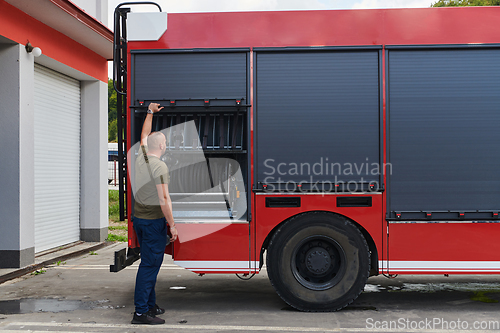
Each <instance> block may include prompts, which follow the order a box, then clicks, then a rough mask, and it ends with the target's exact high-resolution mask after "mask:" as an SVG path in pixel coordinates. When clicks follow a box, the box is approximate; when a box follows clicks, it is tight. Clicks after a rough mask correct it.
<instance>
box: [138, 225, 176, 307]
mask: <svg viewBox="0 0 500 333" xmlns="http://www.w3.org/2000/svg"><path fill="white" fill-rule="evenodd" d="M132 221H133V222H134V230H135V233H136V235H137V240H138V241H139V246H140V247H141V263H140V265H139V270H138V271H137V277H136V280H135V294H134V305H135V311H136V312H137V313H146V312H147V311H148V310H149V309H150V308H152V307H154V305H155V304H156V294H155V284H156V277H157V276H158V272H159V271H160V267H161V264H162V262H163V256H164V253H165V246H167V243H168V241H169V237H168V235H167V225H166V224H167V222H166V220H165V218H161V219H156V220H146V219H140V218H137V217H133V218H132Z"/></svg>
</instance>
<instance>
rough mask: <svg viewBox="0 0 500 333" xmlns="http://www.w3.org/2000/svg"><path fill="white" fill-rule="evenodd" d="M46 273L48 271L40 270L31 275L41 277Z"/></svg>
mask: <svg viewBox="0 0 500 333" xmlns="http://www.w3.org/2000/svg"><path fill="white" fill-rule="evenodd" d="M45 272H46V270H44V269H39V270H36V271H34V272H33V273H31V275H40V274H43V273H45Z"/></svg>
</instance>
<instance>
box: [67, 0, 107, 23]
mask: <svg viewBox="0 0 500 333" xmlns="http://www.w3.org/2000/svg"><path fill="white" fill-rule="evenodd" d="M71 2H73V3H74V4H75V5H77V6H78V7H80V8H81V9H83V10H85V11H86V12H87V14H89V15H91V16H93V17H95V18H96V19H97V20H98V21H100V22H101V23H102V24H104V25H107V24H108V22H107V21H108V1H107V0H72V1H71Z"/></svg>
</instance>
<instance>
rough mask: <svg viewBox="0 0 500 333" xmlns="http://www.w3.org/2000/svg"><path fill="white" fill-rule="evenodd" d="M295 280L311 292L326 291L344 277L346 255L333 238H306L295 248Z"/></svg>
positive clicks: (293, 270)
mask: <svg viewBox="0 0 500 333" xmlns="http://www.w3.org/2000/svg"><path fill="white" fill-rule="evenodd" d="M291 260H292V262H291V267H292V273H293V275H294V277H295V279H296V280H297V281H298V282H299V283H300V284H301V285H303V286H304V287H306V288H308V289H311V290H326V289H330V288H332V287H333V286H335V285H336V284H337V283H338V282H339V281H340V280H341V279H342V277H343V276H344V273H345V269H346V255H345V253H344V250H343V249H342V247H341V246H340V245H339V243H337V241H335V240H334V239H333V238H330V237H327V236H323V235H315V236H309V237H307V238H304V239H303V240H302V241H301V242H300V243H299V244H297V246H296V247H295V249H294V251H293V253H292V258H291Z"/></svg>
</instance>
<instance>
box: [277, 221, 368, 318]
mask: <svg viewBox="0 0 500 333" xmlns="http://www.w3.org/2000/svg"><path fill="white" fill-rule="evenodd" d="M369 270H370V252H369V249H368V245H367V243H366V240H365V238H364V237H363V235H362V234H361V232H360V231H359V229H358V228H356V227H355V226H354V224H353V223H351V222H350V221H349V220H348V219H346V218H344V217H342V216H338V215H335V214H331V213H325V212H314V213H307V214H303V215H299V216H296V217H294V218H292V219H290V220H288V221H287V222H286V223H285V224H284V225H283V226H281V227H280V228H279V229H278V231H277V232H276V233H275V234H274V236H273V238H272V239H271V242H270V244H269V247H268V250H267V273H268V276H269V280H270V281H271V284H272V285H273V287H274V288H275V289H276V292H277V293H278V295H279V296H280V297H281V298H282V299H283V300H284V301H285V302H286V303H288V304H289V305H291V306H292V307H294V308H296V309H298V310H301V311H336V310H340V309H342V308H344V307H346V306H347V305H349V304H350V303H351V302H352V301H354V300H355V299H356V298H357V297H358V296H359V294H361V292H362V291H363V288H364V286H365V283H366V280H367V278H368V276H369Z"/></svg>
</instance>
